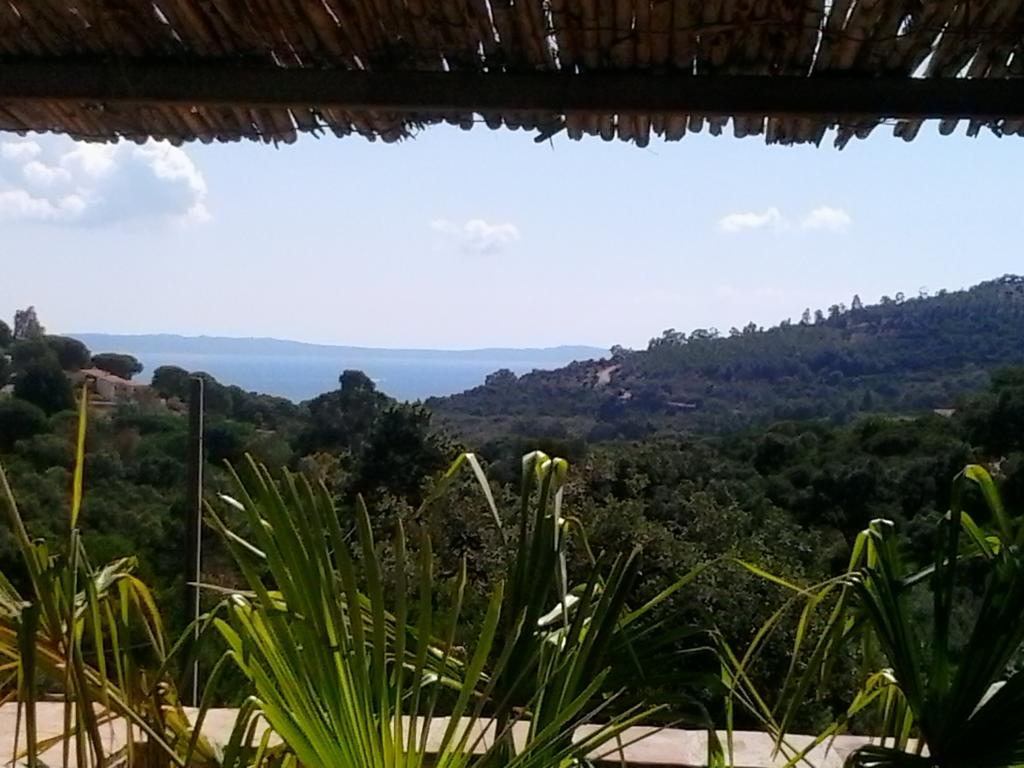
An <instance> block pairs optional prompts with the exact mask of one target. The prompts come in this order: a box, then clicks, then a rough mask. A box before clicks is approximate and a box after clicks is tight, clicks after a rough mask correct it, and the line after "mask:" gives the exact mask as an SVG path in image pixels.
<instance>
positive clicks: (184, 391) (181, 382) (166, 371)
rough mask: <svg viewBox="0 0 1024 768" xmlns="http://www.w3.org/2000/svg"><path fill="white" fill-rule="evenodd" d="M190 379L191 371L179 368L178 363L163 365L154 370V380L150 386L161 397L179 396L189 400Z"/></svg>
mask: <svg viewBox="0 0 1024 768" xmlns="http://www.w3.org/2000/svg"><path fill="white" fill-rule="evenodd" d="M189 379H190V376H189V373H188V371H186V370H185V369H184V368H179V367H178V366H176V365H161V366H160V367H159V368H157V369H156V370H155V371H153V381H152V382H151V384H150V386H152V387H153V389H154V390H155V391H156V393H157V394H158V395H160V396H161V397H177V398H179V399H181V400H187V399H188V389H189Z"/></svg>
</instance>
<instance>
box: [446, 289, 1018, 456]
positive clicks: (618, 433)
mask: <svg viewBox="0 0 1024 768" xmlns="http://www.w3.org/2000/svg"><path fill="white" fill-rule="evenodd" d="M617 353H618V354H617V355H616V356H615V357H614V359H612V360H600V361H588V362H578V363H572V364H570V365H568V366H566V367H565V368H562V369H559V370H555V371H535V372H533V373H529V374H526V375H524V376H521V377H519V378H518V380H516V381H514V382H512V381H507V380H505V379H502V381H503V382H504V383H503V384H502V385H501V386H493V385H486V384H485V385H484V386H481V387H477V388H475V389H471V390H469V391H467V392H464V393H462V394H459V395H454V396H452V397H448V398H434V399H431V400H428V401H427V405H428V407H430V408H431V409H433V410H434V411H435V412H436V413H437V414H438V416H439V417H441V418H442V420H443V422H444V423H445V424H446V425H449V426H451V427H452V428H454V429H456V430H457V431H458V432H459V433H460V435H461V436H463V437H464V438H467V439H471V440H473V441H480V442H483V441H486V440H489V439H492V438H494V437H495V436H496V435H502V434H507V433H508V432H509V431H511V430H512V429H513V427H514V425H515V424H517V423H518V422H519V421H521V420H522V419H524V418H528V419H530V420H532V421H534V422H540V421H543V422H550V421H557V422H558V423H560V424H561V425H562V427H563V429H564V430H565V431H566V432H567V433H569V434H572V435H576V436H582V437H588V438H589V439H590V440H592V441H598V440H601V441H605V440H615V439H627V440H632V439H638V438H642V437H645V436H647V435H648V434H651V433H678V432H686V433H700V434H722V433H727V432H731V431H735V430H738V429H743V428H748V427H763V426H765V425H768V424H771V423H772V422H774V421H779V420H809V419H829V420H832V421H835V422H839V423H842V422H846V421H849V420H850V419H851V418H853V417H855V416H856V415H858V414H860V413H865V412H867V413H871V412H880V411H882V412H901V413H905V412H921V411H926V410H931V409H935V408H950V407H952V406H953V405H954V404H955V403H956V401H957V399H958V398H959V397H961V396H963V395H965V394H969V393H974V392H978V391H981V390H983V389H984V388H985V387H986V386H987V384H988V377H987V375H986V371H987V370H988V369H991V368H994V367H997V366H1001V365H1021V364H1024V278H1021V277H1016V276H1012V275H1008V276H1006V277H1003V278H1000V279H998V280H993V281H989V282H987V283H982V284H980V285H978V286H976V287H974V288H972V289H970V290H968V291H959V292H954V293H945V294H942V295H937V296H934V297H930V298H928V297H921V298H914V299H907V300H905V301H902V302H900V303H897V302H889V303H883V304H879V305H875V306H867V307H864V306H862V307H860V308H859V309H857V310H850V311H845V310H843V309H842V308H840V307H839V306H838V305H836V307H835V311H834V312H831V313H830V316H829V317H827V318H825V317H822V318H819V319H818V320H817V321H816V322H813V323H812V322H811V313H810V312H809V311H808V313H807V321H806V322H803V323H800V324H793V323H787V322H784V323H781V324H779V325H778V326H776V327H774V328H769V329H767V330H760V329H758V328H756V327H755V326H752V325H748V326H747V327H746V328H744V329H743V331H737V333H736V334H734V335H730V336H728V337H724V336H721V335H720V334H718V332H717V331H716V330H715V329H696V330H695V331H693V332H692V333H690V334H685V333H682V332H680V331H676V330H674V329H669V330H668V331H665V333H664V334H663V335H662V336H661V337H660V338H657V339H652V341H651V344H650V345H649V347H648V349H647V350H644V351H637V352H631V353H628V354H624V352H623V350H621V349H619V350H617ZM534 436H540V435H539V434H538V435H534Z"/></svg>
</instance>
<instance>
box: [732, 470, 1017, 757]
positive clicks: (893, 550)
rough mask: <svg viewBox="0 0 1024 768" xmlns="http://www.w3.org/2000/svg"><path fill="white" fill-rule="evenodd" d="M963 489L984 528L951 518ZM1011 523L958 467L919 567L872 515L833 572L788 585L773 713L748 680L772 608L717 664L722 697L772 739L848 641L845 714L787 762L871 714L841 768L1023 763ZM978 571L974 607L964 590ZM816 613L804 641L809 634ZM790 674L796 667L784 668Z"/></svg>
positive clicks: (976, 477) (977, 473) (993, 492)
mask: <svg viewBox="0 0 1024 768" xmlns="http://www.w3.org/2000/svg"><path fill="white" fill-rule="evenodd" d="M970 488H975V489H977V490H979V491H980V495H981V497H982V498H983V499H984V502H985V505H986V507H987V510H988V513H989V515H990V517H991V521H992V525H991V528H990V530H983V528H982V527H981V526H980V525H979V524H978V522H976V521H975V520H974V519H973V518H972V517H971V516H970V515H969V514H968V512H967V511H966V510H965V508H964V500H965V496H966V494H967V492H968V490H969V489H970ZM1022 545H1024V521H1022V519H1021V518H1020V517H1019V516H1011V515H1010V514H1009V513H1008V512H1007V510H1006V509H1005V508H1004V506H1003V504H1002V501H1001V500H1000V497H999V493H998V491H997V489H996V487H995V484H994V483H993V481H992V478H991V476H990V475H989V473H988V472H987V471H986V470H985V469H984V468H982V467H980V466H976V465H972V466H968V467H967V468H966V469H965V470H964V471H963V472H962V473H961V474H960V475H958V476H957V478H956V480H955V481H954V488H953V494H952V503H951V507H950V511H949V513H948V515H946V516H945V517H944V519H943V520H942V521H941V522H940V524H939V526H938V529H937V532H936V546H935V554H934V559H933V562H932V563H930V564H929V565H928V566H927V567H925V568H912V567H910V566H909V565H908V563H907V562H906V560H905V558H904V557H903V554H902V552H901V548H900V545H899V542H898V538H897V536H896V533H895V531H894V528H893V525H892V524H891V523H890V522H888V521H884V520H876V521H874V522H872V523H871V525H870V526H869V527H868V528H867V529H866V530H865V531H863V532H862V533H861V534H860V535H859V536H858V538H857V540H856V543H855V546H854V550H853V554H852V558H851V561H850V566H849V568H848V570H847V571H846V572H845V573H843V574H842V575H841V576H839V577H837V578H835V579H831V580H829V581H827V582H825V583H824V584H822V585H819V586H818V587H816V588H813V589H810V590H797V592H796V595H795V597H794V601H796V602H802V603H803V608H802V610H801V613H800V620H799V623H798V626H797V632H796V643H795V647H794V653H793V663H792V665H791V667H790V676H789V679H788V681H787V684H786V686H785V687H784V689H783V692H782V695H781V696H780V698H779V701H778V703H777V705H776V706H774V707H771V706H769V705H768V704H767V703H766V702H765V701H764V700H763V699H762V698H761V697H760V696H759V695H758V693H757V691H756V689H755V687H754V685H753V683H752V682H751V678H750V674H749V669H750V666H751V665H752V664H753V662H754V660H755V659H756V657H757V653H758V650H759V647H760V645H761V644H763V642H764V639H765V637H766V636H767V634H768V633H769V632H770V631H771V630H772V629H774V627H775V626H777V625H778V623H779V621H780V617H781V616H782V615H783V614H782V612H781V611H780V612H779V613H778V614H776V615H775V616H774V617H773V618H772V619H771V620H769V623H768V624H767V625H766V626H765V627H764V628H762V631H761V632H760V633H759V635H758V637H757V639H755V641H754V643H753V644H752V645H751V647H750V648H749V649H748V651H747V653H746V654H745V655H744V656H743V657H742V658H741V659H736V658H735V657H733V664H732V665H731V667H730V674H731V676H732V680H733V684H734V689H733V693H734V695H735V696H736V698H737V699H738V700H739V701H740V702H742V703H743V704H745V705H746V706H748V707H749V708H750V709H751V711H753V712H754V713H755V714H756V715H757V716H759V717H761V718H762V719H763V721H764V722H765V723H766V724H767V725H768V726H769V727H771V728H772V729H773V730H774V731H775V733H776V734H777V745H778V747H779V748H781V749H784V750H786V749H787V747H786V743H785V736H784V734H785V733H786V732H787V731H788V730H789V729H790V728H791V726H792V723H793V720H794V717H795V716H796V714H797V711H798V708H799V706H800V704H801V702H802V701H804V700H805V699H806V697H807V696H808V695H809V693H811V692H812V691H813V690H814V688H815V686H816V685H818V684H820V683H822V682H824V681H826V680H827V679H828V677H829V675H830V674H831V672H832V670H833V669H834V665H835V663H836V661H837V660H838V659H839V658H840V657H841V656H842V655H844V654H846V653H848V651H849V648H850V645H851V643H856V644H858V645H859V649H860V656H861V658H862V660H863V663H864V665H865V672H864V674H863V676H862V686H861V688H860V689H859V690H858V691H857V692H856V695H855V697H854V700H853V701H852V702H851V704H850V706H849V707H848V709H847V710H846V711H845V712H844V713H843V714H842V715H841V716H840V717H839V718H837V720H836V721H835V722H834V723H832V725H831V726H829V727H828V728H827V729H826V730H825V731H824V732H823V733H822V734H820V735H819V737H818V738H817V739H816V740H815V741H814V742H813V743H812V744H810V745H808V746H807V748H805V749H803V750H800V751H799V752H795V751H792V750H787V751H788V752H789V754H790V756H791V760H790V764H796V763H797V762H798V761H799V760H801V759H803V758H804V757H805V756H806V755H807V753H808V752H809V751H810V749H812V748H813V747H814V746H817V745H818V744H821V743H823V742H824V741H826V740H828V739H829V738H830V737H831V736H833V735H834V734H836V733H838V732H840V731H841V730H843V729H845V728H846V727H847V726H848V725H849V723H850V721H851V720H852V719H853V718H855V717H857V716H858V715H864V714H869V713H874V715H875V717H876V718H877V722H879V723H880V724H881V732H880V733H878V734H877V736H878V737H880V738H879V739H878V742H877V743H874V744H871V745H866V746H863V747H861V748H859V749H857V750H855V751H854V752H853V753H852V754H851V755H850V756H849V758H848V760H847V765H848V766H850V767H851V768H861V767H863V768H867V767H868V766H871V767H874V768H888V767H889V766H891V767H892V768H902V767H904V766H905V767H906V768H913V767H914V766H921V767H924V766H935V768H954V767H955V768H963V766H976V767H981V766H984V767H986V768H1010V767H1011V766H1018V765H1021V764H1024V716H1022V714H1021V713H1022V712H1024V670H1021V669H1020V668H1019V667H1018V666H1017V665H1016V663H1015V662H1019V660H1020V659H1019V656H1020V653H1021V649H1022V644H1024V549H1022ZM979 569H980V571H981V572H982V577H983V583H984V589H983V593H982V596H981V598H980V602H977V598H974V597H968V598H964V595H965V594H967V595H969V594H970V590H968V589H965V582H966V581H967V580H968V577H969V576H973V577H975V578H976V577H977V571H978V570H979ZM928 586H930V588H931V610H930V612H929V615H928V616H926V617H925V618H921V617H920V615H919V614H918V613H916V612H915V611H913V610H912V608H911V601H912V594H913V592H914V591H915V590H919V589H924V588H925V587H928ZM965 599H967V600H969V601H972V602H975V603H977V604H976V605H973V606H971V608H972V610H971V613H973V624H972V625H971V626H970V629H969V631H968V632H967V634H966V639H965V640H964V641H963V642H957V641H956V640H955V638H954V634H955V633H954V632H953V630H952V627H953V624H954V615H955V614H956V612H957V610H958V608H963V605H962V603H963V602H964V600H965ZM819 614H823V617H822V619H821V626H822V629H821V631H820V633H818V634H817V636H816V638H812V637H811V634H812V633H811V632H810V627H811V626H813V625H814V622H815V619H816V617H817V616H818V615H819ZM798 670H802V671H798Z"/></svg>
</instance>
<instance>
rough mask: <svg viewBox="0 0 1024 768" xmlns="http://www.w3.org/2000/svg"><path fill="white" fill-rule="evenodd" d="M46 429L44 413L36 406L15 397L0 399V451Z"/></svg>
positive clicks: (8, 448)
mask: <svg viewBox="0 0 1024 768" xmlns="http://www.w3.org/2000/svg"><path fill="white" fill-rule="evenodd" d="M46 429H47V423H46V414H45V413H44V412H43V410H42V409H41V408H39V407H38V406H36V405H33V404H32V403H30V402H27V401H25V400H19V399H17V398H2V399H0V452H5V451H9V450H11V448H13V447H14V444H15V443H16V442H18V441H19V440H23V439H25V438H27V437H32V436H33V435H38V434H39V433H41V432H44V431H46Z"/></svg>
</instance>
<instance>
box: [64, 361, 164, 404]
mask: <svg viewBox="0 0 1024 768" xmlns="http://www.w3.org/2000/svg"><path fill="white" fill-rule="evenodd" d="M71 381H72V383H73V384H75V385H76V386H78V387H80V386H81V385H82V384H83V383H84V382H88V386H89V394H90V395H91V396H92V404H93V405H100V406H113V405H119V404H122V403H133V402H137V401H138V400H139V399H140V398H142V397H144V396H145V393H146V392H147V391H148V390H149V387H147V386H146V385H145V384H140V383H139V382H136V381H130V380H128V379H123V378H121V377H120V376H115V375H114V374H112V373H109V372H107V371H104V370H102V369H100V368H83V369H82V370H80V371H76V372H75V373H73V374H71Z"/></svg>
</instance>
